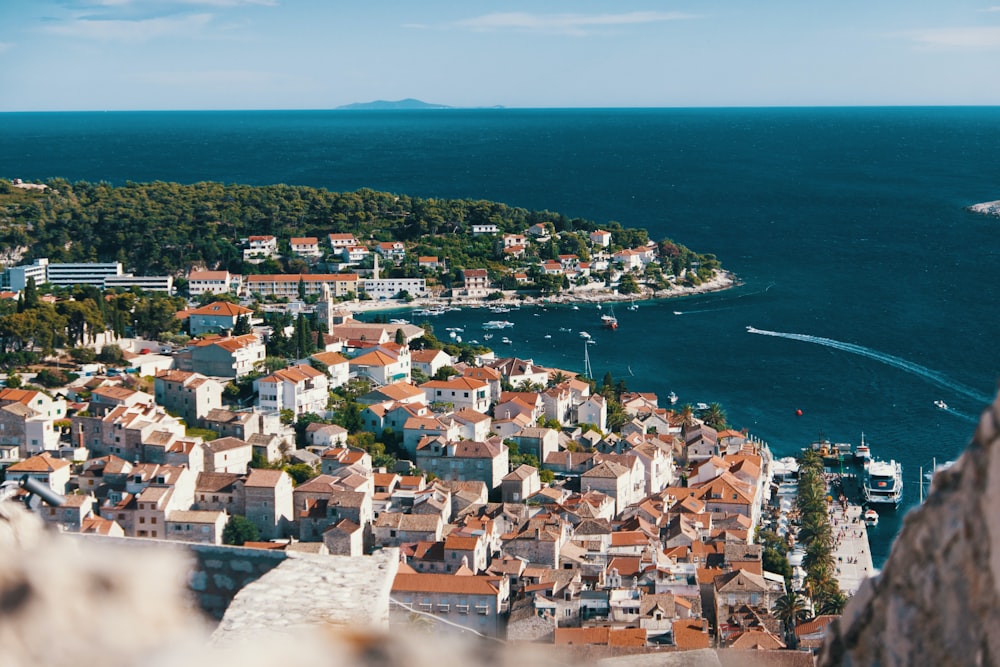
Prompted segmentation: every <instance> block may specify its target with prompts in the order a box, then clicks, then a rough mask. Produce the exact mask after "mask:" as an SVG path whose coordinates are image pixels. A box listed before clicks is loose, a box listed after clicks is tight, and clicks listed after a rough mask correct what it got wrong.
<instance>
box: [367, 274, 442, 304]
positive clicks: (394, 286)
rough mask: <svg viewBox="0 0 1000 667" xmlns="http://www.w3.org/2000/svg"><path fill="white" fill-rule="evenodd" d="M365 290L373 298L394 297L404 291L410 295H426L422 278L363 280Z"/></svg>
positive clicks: (424, 282) (425, 282)
mask: <svg viewBox="0 0 1000 667" xmlns="http://www.w3.org/2000/svg"><path fill="white" fill-rule="evenodd" d="M364 286H365V292H366V293H367V294H368V296H370V297H371V298H373V299H376V300H377V299H395V298H396V297H397V296H398V295H399V293H400V292H402V291H405V292H406V293H407V294H409V295H410V296H412V297H425V296H427V294H428V292H427V281H426V280H424V279H423V278H381V279H379V280H365V281H364Z"/></svg>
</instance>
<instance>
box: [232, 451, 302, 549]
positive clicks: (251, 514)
mask: <svg viewBox="0 0 1000 667" xmlns="http://www.w3.org/2000/svg"><path fill="white" fill-rule="evenodd" d="M241 483H242V485H243V497H244V512H243V514H244V516H246V518H247V520H248V521H250V523H252V524H253V525H254V526H256V527H257V531H258V532H259V533H260V537H261V539H263V540H273V539H275V538H279V537H285V536H286V535H287V534H288V533H289V531H290V530H291V527H292V522H293V521H294V520H295V506H294V498H293V494H292V478H291V476H290V475H289V474H288V473H287V472H285V471H284V470H265V469H257V468H254V469H252V470H251V471H250V474H249V475H247V476H246V479H245V480H244V481H242V482H241Z"/></svg>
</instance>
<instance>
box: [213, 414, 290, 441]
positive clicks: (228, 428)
mask: <svg viewBox="0 0 1000 667" xmlns="http://www.w3.org/2000/svg"><path fill="white" fill-rule="evenodd" d="M204 425H205V426H204V427H205V428H207V429H209V430H212V431H215V432H216V433H218V434H219V435H220V436H221V437H225V436H229V437H233V438H239V439H240V440H247V441H249V440H250V438H251V436H254V435H257V434H258V433H264V432H271V433H276V432H280V431H281V418H280V415H277V414H275V413H264V412H261V411H260V410H258V409H256V408H254V409H252V410H240V411H239V412H234V411H232V410H227V409H226V408H216V409H214V410H210V411H209V413H208V414H207V415H205V419H204Z"/></svg>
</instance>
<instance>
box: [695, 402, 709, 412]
mask: <svg viewBox="0 0 1000 667" xmlns="http://www.w3.org/2000/svg"><path fill="white" fill-rule="evenodd" d="M694 409H695V410H708V403H695V404H694Z"/></svg>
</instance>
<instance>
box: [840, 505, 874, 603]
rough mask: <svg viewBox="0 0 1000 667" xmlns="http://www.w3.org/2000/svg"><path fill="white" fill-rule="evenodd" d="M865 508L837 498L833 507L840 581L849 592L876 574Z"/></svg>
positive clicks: (849, 593) (843, 588)
mask: <svg viewBox="0 0 1000 667" xmlns="http://www.w3.org/2000/svg"><path fill="white" fill-rule="evenodd" d="M863 512H864V510H863V509H862V508H861V506H860V505H852V504H850V503H849V502H847V501H845V502H843V503H841V502H834V503H833V504H832V505H831V509H830V526H831V528H833V538H834V544H835V546H834V552H833V559H834V562H835V565H836V568H837V569H836V574H837V581H838V582H839V583H840V590H841V591H843V592H844V593H846V594H847V595H854V594H855V593H856V592H857V590H858V588H859V587H860V586H861V582H862V581H863V580H864V579H866V578H867V577H870V576H872V575H873V574H875V567H874V565H873V564H872V550H871V547H870V546H869V544H868V528H867V526H865V522H864V518H863V516H862V514H863Z"/></svg>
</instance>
